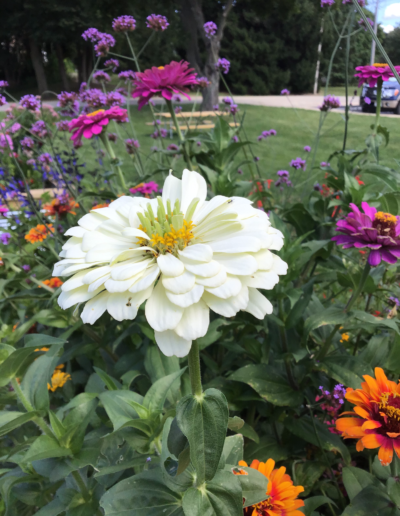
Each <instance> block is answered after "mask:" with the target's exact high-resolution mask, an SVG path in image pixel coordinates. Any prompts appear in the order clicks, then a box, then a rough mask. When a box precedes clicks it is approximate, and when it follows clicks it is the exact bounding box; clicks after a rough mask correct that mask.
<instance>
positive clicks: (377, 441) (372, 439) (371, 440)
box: [361, 434, 385, 450]
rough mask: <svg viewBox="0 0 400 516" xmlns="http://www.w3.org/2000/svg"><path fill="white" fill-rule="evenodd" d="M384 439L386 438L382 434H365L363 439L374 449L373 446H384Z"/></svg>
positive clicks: (366, 445) (366, 444) (363, 441)
mask: <svg viewBox="0 0 400 516" xmlns="http://www.w3.org/2000/svg"><path fill="white" fill-rule="evenodd" d="M384 439H385V438H384V437H383V436H382V435H378V434H367V435H364V437H363V438H362V439H361V440H362V443H363V445H364V446H365V447H366V448H368V449H370V450H372V449H373V448H379V446H382V444H383V442H384Z"/></svg>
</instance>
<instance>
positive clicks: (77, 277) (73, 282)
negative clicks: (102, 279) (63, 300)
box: [61, 271, 86, 292]
mask: <svg viewBox="0 0 400 516" xmlns="http://www.w3.org/2000/svg"><path fill="white" fill-rule="evenodd" d="M85 276H86V271H79V272H77V273H76V274H74V275H73V276H72V278H70V279H69V280H67V281H66V282H65V283H64V284H63V285H62V286H61V290H62V291H63V292H68V291H69V290H73V289H74V288H78V287H82V286H83V285H84V282H83V278H84V277H85Z"/></svg>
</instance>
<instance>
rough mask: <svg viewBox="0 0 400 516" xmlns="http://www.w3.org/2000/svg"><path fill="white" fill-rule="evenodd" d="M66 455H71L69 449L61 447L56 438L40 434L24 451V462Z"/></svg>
mask: <svg viewBox="0 0 400 516" xmlns="http://www.w3.org/2000/svg"><path fill="white" fill-rule="evenodd" d="M68 455H71V451H70V450H67V449H66V448H62V447H61V446H60V445H59V444H58V442H57V440H56V439H53V438H52V437H50V436H48V435H41V436H40V437H38V438H37V439H36V440H35V441H34V443H33V444H32V445H31V447H30V448H29V450H28V451H27V452H26V454H25V456H24V462H33V461H35V460H42V459H50V458H52V457H67V456H68Z"/></svg>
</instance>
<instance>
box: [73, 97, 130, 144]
mask: <svg viewBox="0 0 400 516" xmlns="http://www.w3.org/2000/svg"><path fill="white" fill-rule="evenodd" d="M110 120H116V121H117V122H127V120H128V116H127V111H126V109H121V108H120V107H117V106H115V107H112V108H111V109H107V110H104V109H99V110H98V111H94V112H93V113H89V114H87V115H80V116H79V117H78V118H74V119H73V120H71V122H69V124H68V128H69V131H70V132H72V136H71V140H73V141H74V142H76V141H78V142H80V141H81V139H82V136H84V137H85V138H88V139H90V138H92V137H93V136H95V135H98V134H100V133H101V132H102V130H103V129H104V128H105V127H106V126H107V125H108V123H109V122H110Z"/></svg>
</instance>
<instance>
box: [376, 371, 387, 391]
mask: <svg viewBox="0 0 400 516" xmlns="http://www.w3.org/2000/svg"><path fill="white" fill-rule="evenodd" d="M375 378H376V381H377V382H378V386H379V389H380V390H381V392H387V391H388V390H389V381H388V379H387V376H386V375H385V372H384V371H383V369H381V368H380V367H375Z"/></svg>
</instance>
